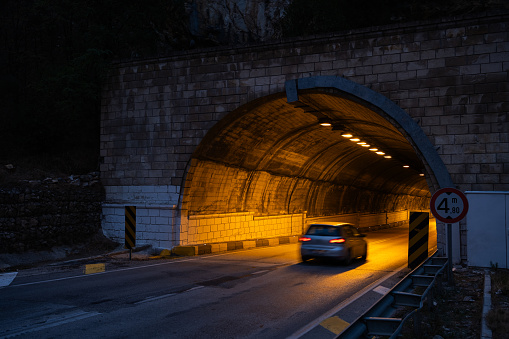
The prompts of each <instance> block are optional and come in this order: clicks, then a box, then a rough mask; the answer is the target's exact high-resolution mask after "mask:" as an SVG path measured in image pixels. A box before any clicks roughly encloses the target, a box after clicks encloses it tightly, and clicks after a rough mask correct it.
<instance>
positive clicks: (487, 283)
mask: <svg viewBox="0 0 509 339" xmlns="http://www.w3.org/2000/svg"><path fill="white" fill-rule="evenodd" d="M490 310H491V275H490V271H489V270H485V271H484V302H483V305H482V327H481V339H491V338H492V336H493V333H492V332H491V330H490V329H489V327H488V325H487V324H486V316H487V315H488V312H489V311H490Z"/></svg>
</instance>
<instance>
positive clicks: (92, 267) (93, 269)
mask: <svg viewBox="0 0 509 339" xmlns="http://www.w3.org/2000/svg"><path fill="white" fill-rule="evenodd" d="M105 270H106V265H105V264H88V265H85V274H93V273H101V272H104V271H105Z"/></svg>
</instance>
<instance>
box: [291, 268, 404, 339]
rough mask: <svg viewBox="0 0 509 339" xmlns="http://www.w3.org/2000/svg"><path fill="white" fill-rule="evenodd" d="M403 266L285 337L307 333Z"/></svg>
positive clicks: (294, 338)
mask: <svg viewBox="0 0 509 339" xmlns="http://www.w3.org/2000/svg"><path fill="white" fill-rule="evenodd" d="M405 268H407V264H405V265H403V266H401V267H398V268H397V269H396V270H395V271H394V272H392V273H390V274H388V275H386V276H383V277H382V278H380V279H378V280H376V281H375V282H373V283H371V284H369V285H368V286H366V287H364V288H363V289H362V290H360V291H359V292H357V293H355V294H354V295H352V296H351V297H350V298H348V299H346V300H345V301H343V302H342V303H341V304H339V305H338V306H336V307H334V308H332V309H331V310H329V311H328V312H325V313H324V314H322V315H321V316H320V317H318V318H317V319H315V320H313V321H312V322H310V323H309V324H307V325H306V326H304V327H302V328H301V329H300V330H298V331H297V332H295V333H294V334H292V335H290V336H289V337H287V339H297V338H300V337H302V336H303V335H304V334H306V333H308V332H309V331H311V330H312V329H313V328H315V327H316V326H318V325H320V323H321V322H322V321H324V320H325V319H327V318H330V317H332V316H333V315H334V314H336V313H338V312H339V311H341V310H342V309H343V308H345V307H346V306H348V305H350V304H351V303H353V302H354V301H355V300H357V299H359V298H360V297H362V296H363V295H364V294H366V293H368V292H370V291H371V290H373V287H374V286H377V285H380V284H382V283H383V282H384V281H386V280H387V279H389V278H391V277H392V276H394V275H396V274H397V273H399V272H400V271H402V270H404V269H405Z"/></svg>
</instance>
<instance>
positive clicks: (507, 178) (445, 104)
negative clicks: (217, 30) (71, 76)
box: [101, 12, 509, 253]
mask: <svg viewBox="0 0 509 339" xmlns="http://www.w3.org/2000/svg"><path fill="white" fill-rule="evenodd" d="M508 26H509V13H500V12H498V13H483V14H481V15H472V16H466V17H462V18H447V19H437V20H433V21H430V22H417V23H406V24H400V25H392V26H382V27H374V28H366V29H360V30H354V31H349V32H340V33H337V34H328V35H320V36H311V37H306V38H300V39H292V40H285V41H277V42H271V43H264V44H259V45H253V46H247V47H238V48H235V49H228V48H217V49H209V50H200V51H188V52H183V53H180V54H178V53H177V54H175V55H172V56H169V57H166V58H158V59H152V60H142V61H134V62H126V63H119V64H117V65H115V66H114V67H113V68H112V73H111V74H112V75H111V77H110V78H109V79H108V82H107V83H106V86H105V88H104V93H103V103H102V118H101V121H102V126H101V157H102V160H103V163H102V165H101V174H102V179H103V183H104V185H105V186H106V188H107V189H108V187H116V188H117V189H119V190H121V191H122V192H124V193H122V194H124V195H123V198H122V200H123V203H126V204H133V203H132V202H130V200H132V199H131V195H129V194H128V193H125V192H127V190H128V187H130V186H150V187H154V186H162V187H164V188H165V189H167V192H168V193H170V192H171V193H170V194H168V195H167V196H166V197H165V198H164V199H163V200H164V202H163V204H162V205H164V206H173V205H177V206H178V204H179V201H181V196H182V194H183V187H184V181H185V180H192V178H191V177H186V170H187V168H188V165H189V163H190V161H191V160H192V154H193V151H194V150H195V149H196V147H197V146H198V145H199V144H200V142H201V141H202V139H203V137H204V136H205V135H206V133H207V132H208V131H209V130H210V128H211V127H212V126H214V125H215V124H216V123H218V122H220V121H221V119H223V118H224V117H225V116H227V115H228V114H229V113H230V112H233V111H234V110H236V109H238V108H239V107H242V105H244V104H248V103H250V102H252V101H254V100H256V99H260V98H263V97H266V96H269V95H272V94H278V93H284V92H285V87H284V85H285V81H286V80H292V79H298V78H303V77H314V76H340V77H344V78H346V79H348V80H350V81H353V82H355V83H357V84H360V85H363V86H366V87H368V88H370V89H372V90H374V91H376V92H378V93H380V94H382V95H384V96H386V97H387V98H388V99H390V100H391V101H393V102H395V103H396V104H397V105H398V106H399V107H401V108H402V109H403V110H404V111H405V112H407V113H408V114H409V115H410V117H411V118H413V119H414V120H415V121H417V122H418V124H419V125H420V127H421V128H422V130H423V131H424V133H425V134H426V135H427V136H428V138H429V139H430V140H431V142H432V143H433V144H434V145H435V146H436V149H437V153H438V154H439V155H440V157H441V159H442V161H443V162H444V164H445V166H446V168H447V169H448V171H449V173H450V174H451V177H452V180H453V182H454V183H455V185H456V186H457V187H458V188H459V189H460V190H463V191H467V190H475V191H494V190H499V191H500V190H502V191H503V190H509V174H508V173H509V123H508V116H509V113H508V112H509V100H508V98H509V27H508ZM224 184H225V185H226V183H224ZM153 194H156V193H155V192H154V193H153ZM111 199H112V198H111V196H110V194H109V193H108V191H107V195H106V200H107V201H110V200H111ZM148 199H149V200H158V199H159V200H160V197H155V196H152V197H149V198H148ZM182 217H183V221H182V231H183V232H185V229H184V226H185V222H186V221H185V220H184V219H187V218H188V217H189V218H191V217H192V215H187V214H186V213H183V215H182ZM107 219H108V216H106V220H107ZM439 229H440V227H439ZM461 230H462V231H461V232H462V233H461V237H462V244H465V243H466V226H465V223H464V222H462V223H461ZM439 238H440V239H442V240H443V239H445V234H443V232H442V231H440V230H439ZM165 241H166V240H165ZM439 247H442V248H443V247H444V244H443V243H442V244H439ZM462 251H463V253H464V250H462Z"/></svg>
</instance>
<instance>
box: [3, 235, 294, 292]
mask: <svg viewBox="0 0 509 339" xmlns="http://www.w3.org/2000/svg"><path fill="white" fill-rule="evenodd" d="M283 245H294V244H282V245H281V246H283ZM263 248H267V247H255V248H252V249H245V250H244V251H256V250H258V249H263ZM232 252H234V251H231V252H226V253H219V254H210V255H206V256H196V257H193V258H189V259H173V260H171V261H167V262H162V263H158V264H151V265H143V266H137V267H127V268H120V269H118V270H111V271H104V272H98V273H93V274H84V275H75V276H72V277H64V278H57V279H48V280H41V281H34V282H30V283H24V284H16V285H10V286H9V287H11V288H12V287H21V286H30V285H37V284H44V283H49V282H55V281H62V280H69V279H76V278H89V277H93V276H97V275H100V274H109V273H117V272H123V271H131V270H137V269H142V268H150V267H156V266H161V265H170V264H176V263H179V262H186V261H196V260H205V259H208V258H214V257H221V256H225V255H231V254H232ZM235 252H236V251H235ZM288 264H291V263H283V264H282V265H288Z"/></svg>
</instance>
